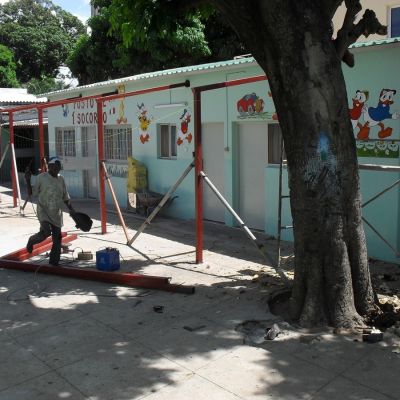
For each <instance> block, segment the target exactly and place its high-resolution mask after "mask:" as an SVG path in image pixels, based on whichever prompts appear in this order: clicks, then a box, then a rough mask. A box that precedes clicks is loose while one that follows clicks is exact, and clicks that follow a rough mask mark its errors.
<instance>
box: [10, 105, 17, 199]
mask: <svg viewBox="0 0 400 400" xmlns="http://www.w3.org/2000/svg"><path fill="white" fill-rule="evenodd" d="M8 126H9V132H10V146H11V158H12V157H13V154H15V152H13V151H12V148H13V147H14V114H13V113H12V112H10V113H9V114H8ZM14 149H15V147H14ZM14 165H15V164H14V160H13V159H11V181H12V193H13V206H14V207H17V174H18V171H16V170H15V167H14Z"/></svg>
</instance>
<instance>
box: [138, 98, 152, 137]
mask: <svg viewBox="0 0 400 400" xmlns="http://www.w3.org/2000/svg"><path fill="white" fill-rule="evenodd" d="M137 108H138V114H137V117H138V120H139V132H140V135H139V139H140V141H141V142H142V144H145V143H146V142H148V141H149V140H150V130H149V126H150V124H151V121H152V120H153V117H148V115H147V108H146V106H145V105H144V103H142V104H137Z"/></svg>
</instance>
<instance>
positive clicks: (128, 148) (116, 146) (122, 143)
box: [104, 125, 132, 160]
mask: <svg viewBox="0 0 400 400" xmlns="http://www.w3.org/2000/svg"><path fill="white" fill-rule="evenodd" d="M104 155H105V158H106V160H127V159H128V157H130V156H132V128H131V127H130V126H128V125H122V126H118V127H112V126H108V127H106V128H105V129H104Z"/></svg>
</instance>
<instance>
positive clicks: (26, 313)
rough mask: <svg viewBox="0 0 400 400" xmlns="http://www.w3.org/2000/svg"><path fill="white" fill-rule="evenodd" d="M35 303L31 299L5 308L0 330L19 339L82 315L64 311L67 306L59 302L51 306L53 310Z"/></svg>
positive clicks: (2, 313) (11, 303) (0, 320)
mask: <svg viewBox="0 0 400 400" xmlns="http://www.w3.org/2000/svg"><path fill="white" fill-rule="evenodd" d="M28 296H29V295H28ZM34 303H35V298H32V299H31V298H29V301H25V300H24V301H18V302H14V301H11V302H10V303H9V305H8V306H7V307H3V308H2V312H1V319H0V330H1V331H4V332H6V333H7V334H8V335H9V336H12V337H18V336H22V335H26V334H31V333H33V332H39V331H43V330H45V329H46V328H48V327H49V326H53V325H55V324H58V323H61V322H64V321H69V320H71V319H74V318H78V317H80V316H81V315H82V314H81V313H79V312H78V311H76V310H63V308H64V307H65V304H62V305H60V304H57V301H55V302H54V304H52V305H51V306H50V307H51V308H49V307H45V308H40V302H39V304H37V305H35V304H34Z"/></svg>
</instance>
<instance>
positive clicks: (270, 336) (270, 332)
mask: <svg viewBox="0 0 400 400" xmlns="http://www.w3.org/2000/svg"><path fill="white" fill-rule="evenodd" d="M266 332H267V334H266V335H265V339H267V340H274V339H275V338H276V337H277V336H278V335H279V334H280V333H281V330H280V329H279V326H278V324H273V325H272V327H271V328H267V330H266Z"/></svg>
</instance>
